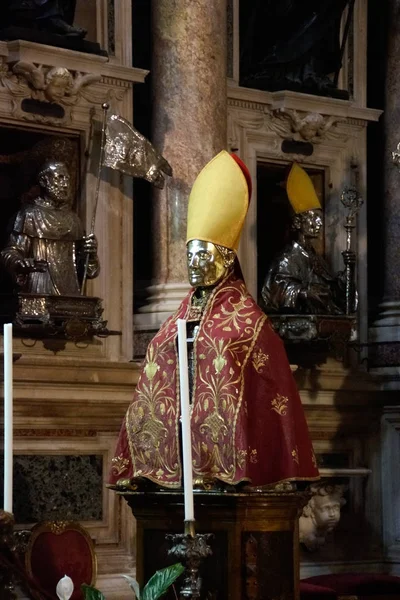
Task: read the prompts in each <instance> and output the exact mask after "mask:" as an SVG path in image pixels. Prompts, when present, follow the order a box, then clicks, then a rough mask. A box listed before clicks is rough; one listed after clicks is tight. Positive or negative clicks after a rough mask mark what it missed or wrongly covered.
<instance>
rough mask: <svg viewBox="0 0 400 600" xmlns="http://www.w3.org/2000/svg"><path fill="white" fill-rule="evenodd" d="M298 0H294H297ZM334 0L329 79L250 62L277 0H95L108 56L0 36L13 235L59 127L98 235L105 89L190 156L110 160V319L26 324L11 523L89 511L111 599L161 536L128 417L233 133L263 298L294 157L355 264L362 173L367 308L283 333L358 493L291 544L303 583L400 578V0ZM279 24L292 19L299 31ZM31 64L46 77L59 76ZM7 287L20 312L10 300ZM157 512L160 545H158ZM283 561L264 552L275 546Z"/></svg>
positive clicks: (91, 20)
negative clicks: (122, 438) (336, 60)
mask: <svg viewBox="0 0 400 600" xmlns="http://www.w3.org/2000/svg"><path fill="white" fill-rule="evenodd" d="M291 4H292V3H290V2H286V3H285V2H283V3H282V5H285V6H286V8H287V10H289V8H288V7H290V5H291ZM323 4H324V3H321V6H322V5H323ZM325 4H326V5H330V4H334V3H332V2H331V3H330V2H326V3H325ZM339 4H343V6H342V7H341V10H340V15H339V16H340V19H339V27H340V40H344V42H343V46H342V47H341V68H340V69H339V70H338V72H337V77H336V81H335V86H334V87H335V89H334V90H333V88H332V90H331V92H330V93H328V92H326V90H325V91H324V90H322V91H321V90H319V92H316V91H315V90H312V89H311V90H309V89H306V90H304V88H301V85H300V87H299V88H298V89H295V86H294V88H293V89H287V88H285V86H282V85H279V82H278V84H276V85H275V86H274V85H273V84H271V82H269V84H268V83H265V81H264V79H262V78H259V79H257V77H253V78H252V74H253V75H254V73H255V72H256V70H255V68H254V67H255V65H256V64H257V61H258V62H260V61H261V57H263V56H265V55H266V54H267V50H268V48H269V47H270V45H268V44H267V40H268V36H269V35H270V34H271V29H272V25H271V23H269V22H268V19H269V16H268V15H269V14H273V15H274V18H277V17H276V15H275V12H274V11H275V8H276V6H275V5H276V3H275V2H273V1H272V0H270V1H269V2H265V3H262V2H254V3H250V2H248V0H213V1H212V2H209V1H207V0H195V1H192V2H189V1H188V0H151V1H150V0H134V1H133V2H131V0H78V1H77V3H76V10H75V23H77V24H79V25H80V26H81V27H84V28H85V29H87V35H86V41H87V42H88V43H89V42H91V43H96V42H97V43H98V48H100V49H101V51H99V50H97V51H96V50H93V49H92V50H90V51H86V50H83V51H82V50H76V49H73V48H72V47H57V46H54V45H51V44H46V43H41V42H40V41H38V40H36V41H35V40H34V39H6V37H4V36H3V37H2V36H1V33H0V38H1V40H2V41H0V181H1V185H0V195H1V209H2V211H3V218H2V225H1V235H0V241H1V244H2V246H1V247H2V248H4V246H5V244H6V240H7V236H8V234H9V227H8V223H9V221H10V219H11V218H12V217H13V215H14V214H15V213H16V212H17V211H18V210H19V208H20V205H21V196H20V194H21V179H20V178H21V165H20V163H19V162H18V160H17V159H18V157H20V156H21V155H24V156H31V154H32V153H34V152H36V151H37V148H43V147H44V148H49V147H52V146H51V144H52V143H53V142H54V140H55V139H57V140H60V139H61V140H63V144H64V146H63V148H64V153H65V160H66V161H67V162H68V165H69V168H70V170H71V174H72V180H73V185H74V189H76V190H79V191H78V192H77V193H76V197H77V203H76V212H77V213H78V214H79V217H80V219H81V221H82V222H83V223H84V228H85V230H87V231H89V230H90V227H91V219H92V214H93V209H94V205H95V202H96V180H97V169H98V163H99V152H100V146H101V126H102V118H103V109H102V105H103V104H104V103H107V104H108V105H109V107H110V109H109V110H110V111H111V112H113V113H115V114H118V115H120V116H121V117H123V118H124V119H126V120H127V121H128V122H129V123H132V124H133V125H134V127H135V128H137V130H138V131H140V133H141V134H143V135H144V136H145V137H146V138H148V139H149V140H151V142H152V144H154V147H155V148H157V150H158V151H159V152H160V153H161V154H162V156H164V157H165V158H166V160H167V161H168V162H169V164H170V165H171V167H172V169H173V177H172V178H168V181H167V182H166V185H165V186H164V188H163V189H160V188H157V187H155V186H151V185H150V184H149V183H148V182H146V181H143V179H142V180H141V179H133V178H132V177H130V176H129V175H127V174H123V173H122V172H120V171H118V170H112V169H103V170H102V173H101V182H100V189H99V197H98V206H97V216H96V226H95V234H96V237H97V240H98V259H99V263H100V265H101V270H100V274H99V276H98V277H96V278H94V279H88V281H87V288H86V290H87V291H86V294H87V296H90V297H94V298H100V299H101V300H102V308H103V313H102V318H104V320H105V321H106V322H107V325H106V330H105V332H104V331H103V334H102V333H101V332H100V334H99V335H94V336H91V337H90V338H88V339H86V338H84V339H83V338H82V339H71V336H69V338H68V336H67V337H66V338H62V337H60V336H58V337H57V336H55V335H51V334H49V332H48V331H47V330H45V333H44V334H43V335H40V334H36V330H35V334H32V335H30V334H29V331H28V332H26V331H25V332H24V329H23V328H22V329H21V330H18V328H16V329H15V332H14V340H13V352H14V359H15V362H14V367H13V368H14V380H13V390H14V440H13V453H14V457H13V472H14V484H13V486H14V487H13V489H14V494H13V495H14V504H13V513H14V517H15V530H17V531H19V530H26V529H30V528H32V526H33V525H34V524H36V523H41V522H47V521H74V522H79V523H80V524H81V525H82V526H83V527H84V528H85V529H86V531H87V532H88V533H89V535H90V537H91V538H92V540H93V541H94V543H95V553H96V558H97V580H96V587H97V588H98V589H100V590H101V591H102V592H103V593H104V595H105V597H106V598H107V600H108V599H110V600H111V599H113V598H115V599H116V598H118V599H119V600H121V599H124V598H132V597H133V596H132V591H131V590H130V589H129V586H128V585H127V583H126V581H125V580H124V579H123V578H122V577H121V574H130V575H135V573H136V565H137V564H138V563H139V562H140V561H141V560H142V559H141V558H140V557H138V556H137V548H138V547H141V546H140V544H141V543H142V541H143V540H142V538H140V540H142V541H140V540H139V542H138V536H139V537H140V536H142V537H143V535H144V533H143V531H144V529H143V527H144V525H143V523H142V525H141V528H140V531H139V529H137V527H136V520H135V518H134V516H133V514H132V511H133V513H134V514H135V507H134V506H133V507H132V510H131V507H130V506H129V505H128V503H127V502H126V499H125V498H124V497H123V495H118V494H116V493H115V491H114V490H110V489H108V488H107V486H106V484H107V482H108V473H109V469H110V465H111V460H112V458H113V456H114V450H115V445H116V440H117V437H118V432H119V430H120V426H121V422H122V420H123V418H124V414H125V412H126V410H127V408H128V406H129V404H130V402H131V399H132V394H133V391H134V388H135V386H136V384H137V381H138V377H139V374H140V368H141V364H142V362H143V359H144V356H145V352H146V347H147V344H148V343H149V342H150V340H151V339H152V338H153V336H154V334H155V333H156V331H157V330H158V329H159V327H160V326H161V324H162V323H163V322H164V321H165V319H166V318H167V317H168V316H169V315H170V314H171V313H173V312H174V311H175V310H176V309H177V307H178V305H179V303H180V302H181V300H182V299H183V298H184V296H185V294H186V293H187V292H188V290H189V284H188V282H187V269H186V259H185V239H186V238H185V235H186V212H187V205H188V197H189V193H190V189H191V187H192V185H193V183H194V181H195V178H196V177H197V175H198V173H199V172H200V171H201V169H202V168H203V167H204V165H205V164H206V163H207V162H208V161H209V160H210V159H211V158H212V157H213V156H214V155H215V154H216V153H217V152H219V151H220V150H222V149H226V150H228V151H229V152H233V153H236V154H237V155H238V156H239V157H240V158H241V159H242V160H243V161H244V162H245V163H246V165H247V167H248V169H249V171H250V174H251V178H252V182H253V194H252V199H251V202H250V205H249V209H248V214H247V218H246V222H245V225H244V229H243V233H242V237H241V243H240V247H239V251H238V256H239V260H240V264H241V267H242V270H243V274H244V279H245V281H246V284H247V287H248V289H249V291H250V293H251V294H252V295H253V297H254V298H255V299H256V301H257V302H258V303H259V304H260V305H261V306H262V302H263V298H262V289H263V284H264V279H265V277H266V274H267V270H268V266H269V264H270V262H271V260H272V257H273V256H274V254H276V252H277V248H278V247H279V244H281V242H282V240H281V239H280V236H281V237H282V235H283V233H282V232H283V230H284V227H285V223H286V221H287V218H288V214H287V210H286V209H285V208H284V207H283V208H282V206H283V203H284V202H283V200H284V201H286V200H285V198H286V197H285V191H284V188H283V187H282V182H283V181H284V180H285V177H286V173H287V170H288V167H289V166H290V165H292V163H294V162H295V163H298V164H300V165H301V167H302V168H303V169H304V170H305V171H306V172H307V173H308V175H309V176H310V178H311V180H312V182H313V185H314V187H315V190H316V193H317V196H318V198H319V202H320V204H321V206H322V214H323V227H322V229H321V232H320V234H319V238H318V240H317V241H316V245H315V247H316V252H317V254H318V255H321V256H324V257H325V259H326V261H327V262H328V264H329V267H330V269H332V272H338V271H340V270H342V269H343V257H342V252H343V251H344V250H345V249H346V235H347V233H346V228H345V224H346V217H347V215H348V208H346V206H345V204H344V203H343V202H342V201H341V198H343V192H344V191H345V190H346V189H349V188H350V189H351V190H353V191H354V190H355V194H356V196H357V198H358V199H362V204H361V202H360V206H358V212H357V215H356V217H355V219H356V226H355V227H354V228H353V229H352V248H353V250H354V252H355V254H356V287H357V291H358V308H357V313H356V316H355V319H354V320H353V321H352V331H351V333H349V331H348V329H346V327H344V328H343V327H342V328H340V327H339V325H338V328H337V329H335V328H333V329H329V343H327V342H326V340H325V342H324V344H323V347H324V350H322V351H321V352H322V354H321V353H320V354H319V351H320V347H319V346H318V348H317V351H314V350H315V348H314V347H312V348H311V346H307V344H306V346H305V347H306V349H304V347H303V346H302V345H300V346H299V345H296V344H293V343H292V344H291V343H290V341H291V340H290V339H289V340H287V339H285V343H286V344H287V352H288V356H289V359H290V364H291V368H292V371H293V374H294V378H295V381H296V384H297V387H298V389H299V392H300V396H301V401H302V404H303V408H304V411H305V416H306V420H307V424H308V428H309V431H310V436H311V439H312V443H313V447H314V452H315V455H316V460H317V464H318V468H319V472H320V476H321V478H322V479H321V480H322V482H323V484H324V485H325V489H330V490H333V492H332V493H333V494H335V493H336V492H337V491H338V490H340V493H339V492H338V495H340V505H341V515H340V521H339V523H335V525H336V526H335V529H334V531H332V532H329V535H327V536H326V539H325V536H323V539H322V541H321V543H318V544H317V547H316V548H313V549H312V550H310V549H309V548H307V544H304V543H302V544H300V542H299V539H298V537H297V536H298V528H297V525H296V528H295V531H296V533H295V535H294V537H293V539H292V538H291V540H292V541H291V542H290V543H291V544H294V545H295V546H296V547H295V548H292V554H291V555H292V556H294V557H295V559H294V560H295V569H297V568H299V577H300V578H301V579H302V580H304V579H306V578H310V577H313V576H318V575H321V576H322V575H332V576H334V575H338V574H341V573H358V574H360V573H362V574H364V573H374V574H389V575H393V576H399V577H400V460H399V456H400V401H399V396H398V394H399V387H400V379H399V373H400V371H399V368H400V320H399V319H400V276H399V269H400V257H399V252H398V247H399V240H400V223H399V208H398V206H399V200H398V194H399V184H400V172H399V168H400V158H399V156H398V155H397V156H396V151H397V145H398V144H400V116H399V108H398V102H399V100H398V98H399V92H400V70H399V60H398V56H399V51H400V21H399V10H400V2H399V0H386V2H385V3H382V2H381V3H379V2H378V1H377V0H355V2H342V3H340V2H338V3H337V5H339ZM253 5H254V6H253ZM264 5H265V6H264ZM308 5H310V7H312V6H313V2H308V3H307V6H308ZM0 10H1V9H0ZM307 10H308V9H307ZM257 11H259V13H257ZM336 12H337V11H336ZM283 13H284V9H282V14H283ZM283 19H284V17H283ZM283 22H284V20H283ZM332 23H333V21H332ZM281 27H282V26H281ZM284 29H285V28H284V27H282V28H281V29H280V30H279V29H276V31H279V32H280V34H281V35H282V36H283V34H284ZM328 34H329V32H328V33H326V34H324V36H326V37H324V40H325V42H324V43H325V44H327V43H328V42H327V36H328ZM279 41H282V40H279V35H278V36H277V42H276V43H277V44H278V43H279ZM322 47H324V46H322ZM263 53H264V54H263ZM18 65H31V67H32V68H31V67H29V68H28V69H27V68H26V67H23V66H22V67H21V68H18ZM32 69H34V70H35V71H34V72H33V71H32ZM52 69H64V72H65V71H67V72H68V74H69V75H68V76H69V78H70V80H69V81H70V82H72V83H71V85H72V86H74V87H73V91H72V92H71V91H70V92H68V93H65V92H64V93H61V94H60V95H59V96H58V97H57V96H54V94H55V92H54V94H53V96H52V93H53V92H52V90H51V89H50V91H49V85H50V84H49V81H50V78H49V76H48V73H49V72H51V70H52ZM35 73H41V74H42V75H43V73H44V79H43V82H44V83H42V84H41V85H39V84H38V80H37V78H35ZM46 77H47V79H46ZM82 78H86V79H85V80H84V81H83V80H82ZM258 82H259V83H258ZM46 86H47V87H46ZM257 86H258V87H257ZM268 86H269V87H268ZM274 87H275V88H276V89H274ZM46 90H47V91H46ZM46 93H47V96H46ZM65 144H66V145H65ZM65 148H66V150H65ZM40 151H41V152H42V155H41V158H52V156H44V154H43V151H42V150H40ZM46 151H48V150H46ZM23 165H24V168H26V169H28V170H29V168H31V169H32V167H29V166H26V163H25V162H24V163H23ZM26 173H27V171H25V174H26ZM29 173H30V172H29ZM282 198H283V200H282ZM285 210H286V212H285ZM398 267H399V268H398ZM1 285H2V292H1V294H2V297H3V296H4V297H6V296H7V294H8V295H9V292H10V290H11V288H12V284H11V282H10V279H9V276H8V275H7V273H6V272H5V270H4V269H2V273H1ZM2 302H3V304H2V306H1V313H2V314H1V316H2V322H7V321H9V320H10V314H11V313H10V312H7V311H9V305H8V304H7V302H6V301H5V300H4V301H3V300H2ZM21 310H22V309H21ZM19 323H20V324H21V322H19ZM24 323H25V322H24ZM342 325H343V323H342ZM329 327H331V325H329ZM72 338H73V335H72ZM328 346H329V348H328ZM299 348H300V350H299ZM327 348H328V349H327ZM0 463H2V461H1V460H0ZM2 469H3V465H2V464H1V465H0V472H1V473H2V474H1V476H0V479H3V476H4V474H3V472H2ZM302 489H303V490H304V489H305V487H304V486H303V488H302ZM335 490H336V492H335ZM1 494H2V492H0V498H1ZM158 502H160V503H162V502H163V500H162V499H159V500H158ZM149 510H150V509H149ZM152 510H153V513H151V511H150V512H148V513H146V514H145V507H143V506H142V507H139V508H138V511H139V512H140V514H141V517H140V518H141V519H142V521H143V520H144V521H145V520H146V519H147V521H146V523H147V525H146V527H148V528H150V529H151V518H152V517H151V515H152V514H153V515H155V514H157V517H154V518H156V519H158V520H157V523H158V524H160V523H161V525H162V519H165V523H164V525H165V526H161V525H160V527H161V530H165V531H166V532H167V531H168V523H170V522H171V521H170V520H168V519H171V517H170V516H168V514H167V513H165V514H164V513H162V512H157V511H158V509H157V507H153V509H152ZM202 514H203V513H202ZM300 514H301V509H299V513H298V515H300ZM146 515H147V516H146ZM149 515H150V516H149ZM203 516H204V515H203ZM210 518H211V517H210ZM213 518H216V517H215V515H214V516H213ZM269 518H270V517H269ZM149 519H150V524H149V522H148V521H149ZM160 520H161V521H160ZM157 527H158V525H157ZM157 527H156V526H155V525H154V540H158V541H157V544H161V545H162V544H163V541H162V539H161V538H160V537H159V535H160V534H159V530H158V529H157ZM273 528H274V526H273V525H272V529H273ZM202 531H207V523H205V525H202ZM221 535H222V534H221ZM157 536H158V537H157ZM215 539H216V542H215V544H216V546H215V545H214V553H216V556H218V550H217V545H218V543H219V542H218V540H219V539H220V538H219V537H218V535H216V537H215ZM137 543H139V546H138V545H137ZM154 543H155V544H156V542H154ZM146 552H148V549H147V550H146ZM249 552H250V550H249ZM211 560H212V559H211ZM249 560H250V559H249ZM269 560H270V558H269V555H268V552H267V551H266V552H265V555H262V561H265V563H266V564H267V563H268V561H269ZM271 560H272V559H271ZM274 565H275V563H274ZM161 566H163V565H160V564H154V567H155V568H158V567H161ZM149 568H150V567H149ZM151 568H152V567H151ZM247 568H248V569H249V566H248V565H247ZM274 568H275V567H274ZM274 568H272V569H270V570H269V571H268V577H270V578H273V577H274ZM276 568H278V567H276ZM138 569H139V567H138ZM139 570H143V565H142V566H141V567H140V569H139ZM153 570H155V569H153ZM250 571H251V569H250ZM148 572H149V573H150V571H148ZM296 572H297V571H296ZM146 573H147V571H146ZM150 574H151V573H150ZM227 576H228V578H229V576H230V573H229V570H228V575H227ZM228 589H230V588H229V586H228V584H227V583H226V582H225V583H222V582H221V590H219V591H218V592H214V595H209V596H208V598H219V599H222V598H237V600H238V599H239V598H242V599H243V600H244V599H245V598H246V599H247V598H249V599H253V598H263V599H266V598H267V597H268V598H271V599H272V598H273V597H274V598H278V597H279V598H281V599H284V600H289V599H292V598H293V599H295V598H298V597H299V596H298V594H299V586H298V582H297V583H296V585H295V587H294V591H293V590H292V591H289V592H287V593H286V592H284V591H283V592H279V593H280V595H278V594H277V595H276V596H272V595H271V596H269V595H262V594H261V592H260V591H258V592H257V591H256V592H254V591H251V586H250V585H247V587H246V591H245V592H243V594H242V595H241V596H234V595H230V594H231V592H228V591H227V590H228ZM257 594H258V595H257ZM260 594H261V595H260ZM168 597H170V596H168ZM204 597H205V596H204ZM317 597H318V596H317ZM321 597H322V596H321ZM353 597H354V595H353ZM360 597H361V596H360ZM377 597H378V596H377ZM393 597H395V596H394V595H393ZM396 597H400V595H398V596H396ZM171 598H172V596H171Z"/></svg>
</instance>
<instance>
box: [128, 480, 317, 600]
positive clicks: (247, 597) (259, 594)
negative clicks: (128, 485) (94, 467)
mask: <svg viewBox="0 0 400 600" xmlns="http://www.w3.org/2000/svg"><path fill="white" fill-rule="evenodd" d="M124 497H125V498H126V500H127V502H128V504H129V506H130V507H131V509H132V512H133V515H134V516H135V518H136V521H137V555H136V556H137V577H138V580H139V581H140V582H141V583H142V584H143V582H146V581H147V580H148V579H149V578H150V577H151V575H152V574H153V573H154V572H155V571H156V570H157V569H160V568H162V567H165V566H166V565H167V564H171V563H173V562H176V561H174V560H173V559H171V557H168V549H169V542H167V541H166V540H165V534H166V533H177V532H183V496H182V494H179V493H174V492H169V491H166V492H153V493H140V492H132V493H129V494H127V493H125V494H124ZM306 501H307V499H306V497H305V495H304V494H302V493H297V492H292V493H270V494H267V493H238V494H229V493H215V492H199V493H196V494H195V515H196V530H197V531H198V532H199V533H213V534H214V538H213V539H212V541H211V547H212V552H213V554H212V556H211V557H210V558H207V559H206V560H205V562H204V564H203V567H202V578H203V587H202V598H204V599H207V600H297V599H298V597H299V592H298V582H299V557H298V549H299V539H298V516H299V512H300V510H301V508H302V506H303V505H304V504H305V502H306ZM166 598H168V600H170V599H171V600H172V599H173V598H174V595H173V593H172V592H171V594H170V595H168V596H166Z"/></svg>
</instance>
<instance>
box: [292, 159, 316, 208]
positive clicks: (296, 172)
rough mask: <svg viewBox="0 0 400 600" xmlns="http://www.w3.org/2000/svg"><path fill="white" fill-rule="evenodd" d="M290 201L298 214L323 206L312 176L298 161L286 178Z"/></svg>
mask: <svg viewBox="0 0 400 600" xmlns="http://www.w3.org/2000/svg"><path fill="white" fill-rule="evenodd" d="M286 191H287V195H288V198H289V202H290V204H291V205H292V208H293V210H294V212H295V213H296V214H299V213H303V212H306V211H307V210H315V209H317V208H321V203H320V201H319V200H318V196H317V193H316V191H315V188H314V184H313V182H312V181H311V178H310V176H309V175H308V173H306V171H305V170H304V169H302V168H301V167H300V165H298V164H297V163H293V164H292V166H291V168H290V172H289V175H288V177H287V180H286Z"/></svg>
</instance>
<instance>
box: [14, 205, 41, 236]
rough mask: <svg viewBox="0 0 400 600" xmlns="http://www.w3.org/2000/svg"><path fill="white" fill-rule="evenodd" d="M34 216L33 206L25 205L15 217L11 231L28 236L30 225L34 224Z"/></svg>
mask: <svg viewBox="0 0 400 600" xmlns="http://www.w3.org/2000/svg"><path fill="white" fill-rule="evenodd" d="M35 219H36V214H35V205H34V204H25V205H24V206H22V208H20V210H19V211H18V213H17V216H16V217H15V221H14V225H13V230H14V231H15V232H16V233H25V234H26V235H30V230H31V228H32V224H33V223H34V222H35Z"/></svg>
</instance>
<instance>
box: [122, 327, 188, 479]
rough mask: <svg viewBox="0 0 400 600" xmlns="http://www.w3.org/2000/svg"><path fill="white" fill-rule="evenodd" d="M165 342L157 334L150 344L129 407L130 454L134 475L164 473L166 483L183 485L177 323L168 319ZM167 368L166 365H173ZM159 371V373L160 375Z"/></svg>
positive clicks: (162, 474)
mask: <svg viewBox="0 0 400 600" xmlns="http://www.w3.org/2000/svg"><path fill="white" fill-rule="evenodd" d="M160 334H161V335H160V337H159V338H158V339H160V338H161V339H162V340H163V341H162V343H157V336H156V338H155V339H154V340H153V342H152V343H151V344H149V347H148V350H147V354H146V362H145V367H144V369H143V373H142V375H141V377H140V378H139V381H138V384H137V387H136V390H135V397H134V402H133V403H132V404H131V406H130V407H129V409H128V411H127V413H126V418H125V426H126V432H127V437H128V443H129V449H130V455H131V459H132V465H133V476H134V477H137V476H139V475H140V476H143V477H148V478H149V479H152V480H154V481H158V479H159V478H161V477H162V479H163V481H164V484H165V485H168V481H171V482H173V483H171V484H170V485H171V487H177V486H179V483H178V482H177V479H178V478H179V477H180V472H181V470H180V464H179V458H178V446H179V442H178V440H179V435H178V426H179V423H178V417H179V401H177V400H179V395H178V393H177V387H178V386H179V381H176V380H177V379H178V378H177V377H176V364H177V360H176V349H175V339H174V338H175V334H176V326H175V325H174V324H173V322H172V320H171V319H170V320H167V321H166V323H165V324H164V325H163V327H162V328H161V329H160ZM171 350H173V351H174V352H175V360H174V361H171V358H170V357H171ZM171 364H173V365H174V366H173V368H171V367H169V369H168V374H167V370H166V369H165V370H163V368H164V367H162V365H171ZM156 374H157V377H156ZM174 424H175V436H174V437H172V436H169V437H168V429H167V425H168V426H169V427H173V426H174Z"/></svg>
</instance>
